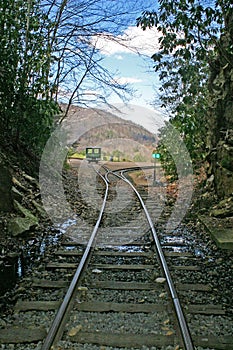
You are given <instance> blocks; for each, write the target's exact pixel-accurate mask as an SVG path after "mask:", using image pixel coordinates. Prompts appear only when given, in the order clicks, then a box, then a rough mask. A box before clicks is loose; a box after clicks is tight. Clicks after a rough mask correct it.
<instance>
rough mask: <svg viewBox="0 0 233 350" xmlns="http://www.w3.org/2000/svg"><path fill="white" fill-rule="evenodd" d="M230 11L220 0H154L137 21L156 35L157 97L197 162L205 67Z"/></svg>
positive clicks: (202, 136)
mask: <svg viewBox="0 0 233 350" xmlns="http://www.w3.org/2000/svg"><path fill="white" fill-rule="evenodd" d="M230 13H232V5H230V4H229V2H228V1H226V0H221V1H212V2H211V5H210V3H209V2H208V3H207V2H204V1H203V2H197V1H194V0H179V1H178V0H176V1H174V0H159V9H158V11H157V12H148V11H145V12H144V13H143V14H142V16H141V17H140V18H138V19H137V24H138V26H141V28H142V29H143V30H146V29H147V28H151V27H154V26H155V27H156V28H157V29H158V31H159V32H160V33H161V37H160V38H159V43H160V50H159V52H157V53H155V54H154V55H153V56H152V59H153V60H154V69H155V71H156V72H158V73H159V77H160V81H161V88H160V96H159V97H160V100H161V102H162V107H164V108H166V109H167V110H168V112H169V114H170V123H171V124H172V125H173V126H174V127H175V128H177V129H178V130H179V132H180V134H181V136H182V139H183V141H184V143H185V144H186V147H187V149H188V151H189V153H190V155H191V158H192V160H193V162H194V165H197V166H198V164H199V163H200V162H201V161H202V160H203V158H204V157H205V152H206V150H205V144H206V134H207V110H208V95H209V86H208V83H209V77H210V65H211V64H212V63H213V62H214V60H215V59H216V56H217V54H218V53H219V52H221V54H222V55H223V54H224V52H223V51H224V50H223V48H222V47H219V36H220V33H223V32H224V30H225V25H226V18H228V17H229V14H230ZM165 130H166V128H165ZM165 130H162V134H161V137H163V133H164V132H165V133H166V131H165ZM160 147H161V150H160V151H161V152H162V154H163V156H162V161H163V160H164V162H165V163H166V164H167V170H169V171H173V173H174V175H175V170H174V164H173V163H174V162H172V161H171V159H170V156H169V155H165V153H166V149H165V148H163V146H162V144H161V146H160ZM162 148H163V150H162ZM169 159H170V160H169ZM172 164H173V165H172Z"/></svg>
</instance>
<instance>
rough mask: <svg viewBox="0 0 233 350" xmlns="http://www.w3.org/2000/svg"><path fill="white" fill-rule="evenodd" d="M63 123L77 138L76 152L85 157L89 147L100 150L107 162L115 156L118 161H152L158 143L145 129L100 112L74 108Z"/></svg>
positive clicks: (110, 114)
mask: <svg viewBox="0 0 233 350" xmlns="http://www.w3.org/2000/svg"><path fill="white" fill-rule="evenodd" d="M64 123H65V124H66V126H67V127H68V129H69V131H70V132H71V133H72V134H73V135H72V139H73V140H74V138H75V136H74V135H75V134H76V135H77V139H76V140H75V142H73V144H74V151H76V152H78V153H83V152H84V151H85V148H86V147H88V146H99V147H101V148H102V154H103V156H104V157H106V159H107V158H108V157H109V156H111V155H113V156H115V157H116V158H117V160H130V161H150V160H151V153H152V150H153V149H154V147H155V144H156V141H157V140H156V135H154V134H152V133H150V132H149V131H148V130H147V129H145V128H143V127H142V126H140V125H138V124H135V123H133V122H131V121H128V120H124V119H122V118H120V117H118V116H115V115H114V114H112V113H109V112H106V111H103V110H100V109H90V108H80V107H76V106H72V107H71V109H70V111H69V115H68V119H67V120H66V121H65V122H64ZM70 129H72V130H70Z"/></svg>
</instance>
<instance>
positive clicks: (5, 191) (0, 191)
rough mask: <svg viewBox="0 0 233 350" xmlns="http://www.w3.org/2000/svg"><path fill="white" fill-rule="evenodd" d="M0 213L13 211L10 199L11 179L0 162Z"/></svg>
mask: <svg viewBox="0 0 233 350" xmlns="http://www.w3.org/2000/svg"><path fill="white" fill-rule="evenodd" d="M0 179H1V181H0V211H4V212H8V211H11V210H12V209H13V199H12V193H11V188H12V177H11V174H10V172H9V170H8V169H7V167H5V166H4V165H3V164H2V163H1V162H0Z"/></svg>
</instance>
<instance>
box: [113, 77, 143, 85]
mask: <svg viewBox="0 0 233 350" xmlns="http://www.w3.org/2000/svg"><path fill="white" fill-rule="evenodd" d="M114 81H115V82H117V83H118V84H120V85H124V84H135V83H141V82H142V80H141V79H138V78H133V77H116V78H114Z"/></svg>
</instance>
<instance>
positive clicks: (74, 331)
mask: <svg viewBox="0 0 233 350" xmlns="http://www.w3.org/2000/svg"><path fill="white" fill-rule="evenodd" d="M81 329H82V325H81V324H79V325H78V326H76V327H74V328H72V329H71V330H70V331H69V332H68V335H69V337H74V336H75V335H76V334H77V333H78V332H80V331H81Z"/></svg>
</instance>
